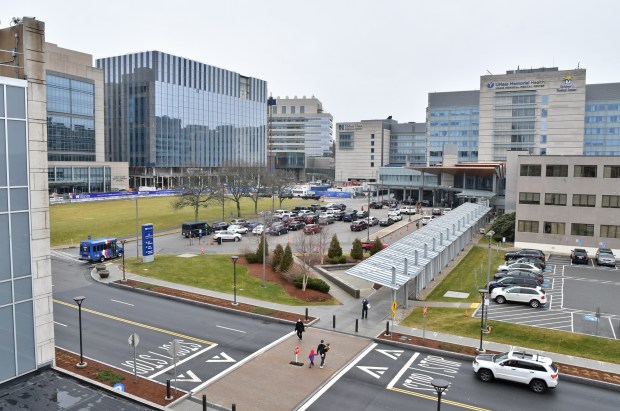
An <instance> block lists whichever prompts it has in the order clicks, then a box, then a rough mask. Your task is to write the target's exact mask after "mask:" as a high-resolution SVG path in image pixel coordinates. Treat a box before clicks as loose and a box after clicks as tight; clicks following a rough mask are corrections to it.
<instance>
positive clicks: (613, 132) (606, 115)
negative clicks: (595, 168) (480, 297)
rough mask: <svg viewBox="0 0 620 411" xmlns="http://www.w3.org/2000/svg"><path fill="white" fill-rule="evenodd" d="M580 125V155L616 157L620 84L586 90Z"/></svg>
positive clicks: (618, 152) (619, 152)
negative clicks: (581, 126) (583, 115)
mask: <svg viewBox="0 0 620 411" xmlns="http://www.w3.org/2000/svg"><path fill="white" fill-rule="evenodd" d="M584 123H585V124H584V130H585V135H584V149H583V154H584V155H586V156H619V155H620V83H612V84H592V85H588V86H587V87H586V114H585V119H584Z"/></svg>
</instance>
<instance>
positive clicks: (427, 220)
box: [420, 215, 433, 225]
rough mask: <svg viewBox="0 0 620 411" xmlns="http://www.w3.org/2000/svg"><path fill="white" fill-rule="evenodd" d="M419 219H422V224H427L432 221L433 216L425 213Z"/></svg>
mask: <svg viewBox="0 0 620 411" xmlns="http://www.w3.org/2000/svg"><path fill="white" fill-rule="evenodd" d="M420 221H422V225H427V224H428V223H430V222H431V221H433V217H432V216H430V215H425V216H424V217H422V219H421V220H420Z"/></svg>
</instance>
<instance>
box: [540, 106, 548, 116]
mask: <svg viewBox="0 0 620 411" xmlns="http://www.w3.org/2000/svg"><path fill="white" fill-rule="evenodd" d="M540 116H541V117H543V118H546V117H547V109H546V108H543V109H541V110H540Z"/></svg>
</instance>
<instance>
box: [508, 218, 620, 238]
mask: <svg viewBox="0 0 620 411" xmlns="http://www.w3.org/2000/svg"><path fill="white" fill-rule="evenodd" d="M517 229H518V230H519V232H521V233H538V232H539V231H540V229H539V222H538V221H531V220H519V222H518V225H517ZM565 229H566V224H565V223H557V222H550V221H545V222H543V233H544V234H559V235H564V234H565ZM571 235H578V236H585V237H594V224H586V223H571ZM599 236H600V237H603V238H620V226H618V225H605V224H601V226H600V227H599Z"/></svg>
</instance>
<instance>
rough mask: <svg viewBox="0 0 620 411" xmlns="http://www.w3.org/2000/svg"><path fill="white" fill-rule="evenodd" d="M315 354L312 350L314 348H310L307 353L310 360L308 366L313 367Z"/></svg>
mask: <svg viewBox="0 0 620 411" xmlns="http://www.w3.org/2000/svg"><path fill="white" fill-rule="evenodd" d="M315 356H316V353H315V352H314V348H312V349H311V350H310V355H308V359H309V360H310V366H309V367H308V368H312V367H314V357H315Z"/></svg>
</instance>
